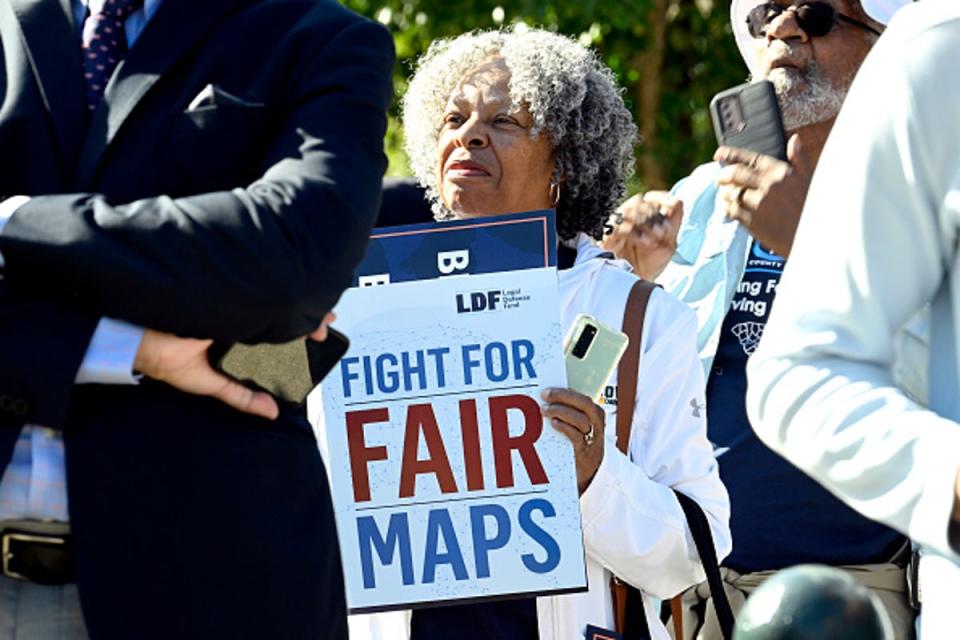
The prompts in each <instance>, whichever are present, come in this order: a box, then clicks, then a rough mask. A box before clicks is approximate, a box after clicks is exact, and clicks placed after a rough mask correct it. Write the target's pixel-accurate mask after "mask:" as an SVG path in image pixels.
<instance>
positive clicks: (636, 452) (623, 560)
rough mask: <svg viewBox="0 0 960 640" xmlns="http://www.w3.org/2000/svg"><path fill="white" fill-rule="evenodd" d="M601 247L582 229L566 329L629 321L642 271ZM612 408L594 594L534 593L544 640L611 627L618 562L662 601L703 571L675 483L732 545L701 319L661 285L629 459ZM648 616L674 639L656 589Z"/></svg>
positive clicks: (592, 526)
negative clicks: (709, 420)
mask: <svg viewBox="0 0 960 640" xmlns="http://www.w3.org/2000/svg"><path fill="white" fill-rule="evenodd" d="M600 253H601V250H600V249H598V248H597V247H596V246H595V245H594V244H593V243H592V241H591V240H590V239H589V238H588V237H586V236H584V235H581V236H580V237H579V238H578V244H577V260H576V263H575V265H574V266H573V267H572V268H571V269H568V270H565V271H561V272H560V304H561V321H562V324H563V326H564V328H565V329H566V328H568V327H569V326H570V325H571V324H572V323H573V319H574V318H575V317H576V316H577V315H578V314H580V313H589V314H591V315H592V316H594V317H595V318H597V319H598V320H600V321H601V322H603V323H604V324H607V325H608V326H611V327H620V326H621V325H622V321H623V311H624V308H625V306H626V299H627V295H628V293H629V292H630V288H631V287H632V286H633V283H634V282H635V281H636V278H635V277H634V276H633V275H632V274H630V272H629V266H628V265H627V263H626V262H624V261H622V260H608V259H604V258H598V257H597V256H598V255H599V254H600ZM631 338H633V336H631ZM610 384H612V385H615V384H616V372H614V375H613V378H612V379H611V382H610ZM604 408H605V410H606V412H607V420H606V426H605V429H606V431H605V434H604V435H605V442H604V457H603V462H602V463H601V464H600V467H599V469H598V470H597V474H596V476H595V477H594V479H593V481H592V482H591V484H590V486H589V488H588V489H587V491H586V492H584V494H583V495H582V496H581V498H580V508H581V513H582V521H583V536H584V546H585V549H586V559H587V579H588V582H589V590H588V591H587V592H584V593H577V594H570V595H562V596H550V597H542V598H538V599H537V615H538V620H539V625H540V638H541V640H554V639H557V640H560V639H564V640H583V637H584V635H583V634H584V630H585V627H586V625H587V624H593V625H596V626H600V627H605V628H609V629H613V627H614V623H613V608H612V603H611V597H610V577H611V570H612V571H613V572H614V573H616V574H617V575H618V576H619V577H620V578H621V579H623V580H625V581H626V582H629V583H631V584H633V585H635V586H637V587H640V588H641V589H642V591H644V592H645V593H646V594H648V596H652V597H653V598H662V599H663V598H669V597H671V596H673V595H675V594H677V593H679V592H680V591H682V590H683V589H685V588H687V587H688V586H690V585H692V584H695V583H697V582H700V581H702V580H703V579H704V574H703V570H702V568H701V566H700V564H699V561H698V556H697V553H696V549H695V547H694V545H693V539H692V538H691V537H690V533H689V529H688V528H687V526H686V520H685V518H684V515H683V511H682V510H681V509H680V504H679V503H678V502H677V500H676V497H675V496H674V495H673V491H672V489H674V488H675V489H678V490H679V491H682V492H683V493H686V494H687V495H689V496H691V497H692V498H694V499H695V500H696V501H697V502H698V503H699V504H700V506H701V507H702V508H703V510H704V512H705V513H706V515H707V519H708V520H709V522H710V528H711V531H712V533H713V537H714V543H715V546H716V547H717V555H718V557H719V558H723V557H725V556H726V554H728V553H729V552H730V548H731V540H730V529H729V526H728V525H729V514H730V503H729V498H728V497H727V492H726V489H725V488H724V487H723V485H722V484H721V482H720V477H719V474H718V470H717V462H716V460H715V459H714V457H713V452H712V448H711V446H710V443H709V442H708V441H707V436H706V410H705V408H704V384H703V372H702V369H701V367H700V360H699V358H698V356H697V349H696V317H695V316H694V314H693V312H692V311H690V309H688V308H687V307H686V306H684V305H683V304H682V303H680V302H679V301H677V300H676V299H674V298H672V297H671V296H669V295H668V294H666V293H664V292H663V291H662V290H657V291H654V292H653V294H652V295H651V297H650V303H649V306H648V308H647V315H646V320H645V322H644V331H643V336H642V338H641V357H640V371H639V375H638V379H637V398H636V405H635V410H634V416H633V430H632V433H631V437H630V459H629V460H628V459H627V457H626V456H624V455H623V454H622V453H620V451H619V450H618V449H617V447H616V406H614V405H612V404H610V405H607V406H605V407H604ZM646 613H647V620H648V621H649V623H650V626H651V632H652V635H653V638H654V639H655V640H660V639H664V638H667V637H668V636H667V632H666V629H665V628H664V627H663V625H662V624H661V623H660V621H659V616H658V612H656V611H655V610H654V608H653V605H652V603H651V601H650V598H649V597H648V598H646ZM350 631H351V638H354V639H360V640H366V639H367V638H371V639H373V638H376V639H377V640H386V639H394V638H397V639H400V638H406V637H408V636H409V615H408V614H407V612H400V613H388V614H371V615H363V616H351V619H350Z"/></svg>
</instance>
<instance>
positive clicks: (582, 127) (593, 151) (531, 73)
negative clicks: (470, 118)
mask: <svg viewBox="0 0 960 640" xmlns="http://www.w3.org/2000/svg"><path fill="white" fill-rule="evenodd" d="M492 57H497V58H501V59H502V60H503V61H504V63H505V65H506V67H507V69H508V71H509V72H510V97H511V99H512V101H513V105H512V108H513V109H519V108H520V106H521V105H525V106H526V107H527V108H528V109H529V111H530V114H531V115H532V116H533V126H532V127H531V129H530V135H531V137H532V138H534V139H536V138H537V137H538V136H539V135H540V132H541V131H546V132H547V135H548V136H549V140H550V143H551V144H552V145H553V149H554V152H555V155H556V159H557V169H556V175H557V176H558V177H559V176H562V177H563V180H564V182H563V188H562V190H561V197H560V202H559V203H558V204H557V234H558V235H559V236H560V238H562V239H564V240H567V239H570V238H572V237H574V236H576V234H577V233H579V232H583V233H586V234H588V235H591V236H593V237H594V238H597V239H600V238H601V237H602V235H603V226H604V223H605V222H606V220H607V218H608V217H609V216H610V214H611V213H613V211H614V209H615V208H616V206H617V205H618V204H619V202H620V201H621V200H622V199H623V197H624V195H625V194H626V181H627V179H628V178H629V177H630V176H631V175H632V174H633V147H634V144H635V143H636V139H637V128H636V126H635V125H634V124H633V119H632V118H631V116H630V112H629V111H628V110H627V108H626V106H625V105H624V103H623V98H622V96H621V93H622V90H621V89H620V88H619V87H618V86H617V83H616V80H615V79H614V76H613V72H612V71H611V70H610V69H609V68H608V67H607V66H606V65H605V64H604V63H603V62H602V61H601V60H600V58H599V57H598V56H597V55H596V54H595V53H594V52H593V51H592V50H590V49H587V48H586V47H584V46H582V45H580V44H579V43H578V42H577V41H575V40H573V39H571V38H568V37H566V36H562V35H558V34H555V33H551V32H549V31H544V30H541V29H530V30H525V31H521V30H519V29H514V28H510V29H504V30H497V31H478V32H472V33H466V34H464V35H461V36H458V37H456V38H452V39H445V40H437V41H434V42H433V44H431V45H430V48H429V49H428V50H427V52H426V53H425V54H423V56H421V58H420V59H419V60H418V62H417V65H416V71H415V73H414V76H413V78H412V79H411V80H410V85H409V88H408V89H407V93H406V95H405V96H404V97H403V101H402V110H403V129H404V135H405V140H406V143H405V146H406V150H407V155H408V156H409V158H410V166H411V168H412V170H413V172H414V174H415V175H416V176H417V178H418V179H419V181H420V184H421V185H423V186H424V187H425V188H426V190H427V196H428V198H429V199H430V201H431V202H432V203H433V210H434V214H435V216H436V218H437V219H438V220H445V219H449V218H452V217H453V214H452V213H451V212H450V211H448V210H447V209H446V207H444V206H443V203H442V202H441V201H440V194H439V192H438V190H437V169H436V161H437V144H438V139H439V135H440V130H441V128H442V126H443V113H444V110H445V109H446V105H447V101H448V100H449V99H450V95H451V94H452V93H453V91H454V89H456V87H457V86H458V84H459V83H460V81H461V80H462V79H463V78H464V77H465V76H466V75H467V74H468V73H469V72H471V71H473V70H474V69H476V68H477V67H478V66H480V65H481V64H482V63H483V62H485V61H487V60H488V59H490V58H492Z"/></svg>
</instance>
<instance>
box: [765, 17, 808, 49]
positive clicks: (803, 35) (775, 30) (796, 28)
mask: <svg viewBox="0 0 960 640" xmlns="http://www.w3.org/2000/svg"><path fill="white" fill-rule="evenodd" d="M766 35H767V44H770V42H771V41H773V40H791V39H799V40H800V42H807V41H808V40H810V35H809V34H808V33H807V32H806V31H804V30H803V28H802V27H801V26H800V23H799V22H797V12H796V10H795V9H793V8H790V9H787V10H786V11H782V12H781V13H780V15H778V16H777V17H775V18H774V19H773V20H771V21H770V24H768V25H767V29H766Z"/></svg>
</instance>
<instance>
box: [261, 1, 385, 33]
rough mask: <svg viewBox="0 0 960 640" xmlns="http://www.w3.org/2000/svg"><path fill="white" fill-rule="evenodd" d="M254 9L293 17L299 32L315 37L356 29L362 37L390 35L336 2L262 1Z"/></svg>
mask: <svg viewBox="0 0 960 640" xmlns="http://www.w3.org/2000/svg"><path fill="white" fill-rule="evenodd" d="M256 6H257V7H259V8H262V9H269V10H270V11H272V12H274V13H275V14H281V13H282V14H284V15H286V16H290V17H293V19H294V20H295V22H296V23H297V25H298V27H299V29H301V30H304V31H305V32H308V33H311V34H313V35H314V36H316V35H317V32H318V30H319V31H322V32H324V33H331V34H335V33H340V32H343V31H346V30H350V31H354V30H357V29H359V30H360V31H361V32H363V37H364V38H366V37H373V38H374V39H375V38H376V37H377V36H378V35H379V36H383V35H384V34H386V35H387V36H389V35H390V32H389V30H388V29H387V28H386V27H384V26H383V25H382V24H380V23H379V22H377V21H376V20H371V19H370V18H367V17H365V16H362V15H360V14H359V13H356V12H355V11H353V10H351V9H348V8H347V7H345V6H343V5H342V4H341V3H340V2H337V1H336V0H261V2H260V3H258V4H257V5H256ZM288 19H289V18H288ZM391 43H392V37H391Z"/></svg>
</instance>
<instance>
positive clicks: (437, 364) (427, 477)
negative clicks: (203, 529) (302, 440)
mask: <svg viewBox="0 0 960 640" xmlns="http://www.w3.org/2000/svg"><path fill="white" fill-rule="evenodd" d="M551 215H552V214H551ZM542 217H543V216H541V218H542ZM487 222H490V221H487ZM487 222H481V221H477V222H476V223H475V224H474V226H473V227H470V226H467V227H463V226H461V227H459V228H456V229H455V228H453V227H451V228H450V232H449V233H451V234H454V235H455V234H460V238H461V240H463V241H465V244H459V245H455V246H452V247H451V246H446V247H440V245H438V244H437V242H438V240H436V238H439V235H433V234H434V233H438V232H434V231H432V229H434V228H435V227H433V226H428V227H420V228H419V229H416V230H415V231H416V233H417V234H420V233H424V234H427V235H428V237H429V238H430V239H429V240H426V241H424V242H416V240H417V236H416V235H414V236H396V235H395V236H392V238H405V239H407V240H413V241H414V242H413V243H412V244H408V243H406V240H405V241H404V246H403V248H402V249H400V250H399V251H400V253H401V254H403V255H406V260H405V264H407V265H408V266H407V267H405V268H403V269H398V268H397V265H398V264H399V262H397V260H396V259H393V260H392V262H391V259H390V254H391V249H390V248H387V249H385V255H386V256H387V258H388V259H387V261H386V262H385V263H384V264H393V265H394V267H393V269H392V270H391V271H387V272H385V273H387V274H390V275H391V276H392V275H393V274H395V273H397V272H398V271H403V272H404V273H405V274H406V275H404V276H403V277H401V278H399V279H401V280H407V281H405V282H403V281H402V282H399V283H398V282H396V281H393V283H392V284H390V285H389V286H375V287H374V286H365V287H356V288H353V289H350V290H349V291H347V292H346V293H345V294H344V296H343V299H342V300H341V302H340V303H339V304H338V306H337V309H336V310H337V314H338V318H339V319H338V322H337V326H338V328H340V329H341V330H343V331H344V332H346V333H347V334H348V335H349V336H350V338H351V348H350V351H349V353H348V354H347V356H346V357H344V358H343V360H342V361H341V362H340V363H339V365H338V366H337V367H336V368H335V369H334V371H333V372H332V373H331V374H330V375H329V376H328V377H327V379H326V380H325V381H324V383H323V385H322V389H321V390H322V402H317V401H318V400H319V398H316V397H315V398H312V399H311V405H312V406H311V413H313V414H316V413H317V412H318V411H322V415H323V418H322V420H320V422H322V424H323V429H322V430H323V432H324V435H325V440H326V447H327V464H328V468H329V471H330V476H331V490H332V494H333V499H334V509H335V512H336V517H337V528H338V534H339V539H340V547H341V554H342V556H343V567H344V576H345V579H346V587H347V603H348V607H349V608H350V610H351V612H354V613H356V612H363V611H377V610H387V609H397V608H408V607H415V606H420V605H424V604H431V605H432V604H437V603H441V602H463V601H467V600H473V599H478V598H488V597H503V596H507V595H520V594H529V595H540V594H546V593H557V592H566V591H573V590H581V589H584V588H585V587H586V578H585V570H584V557H583V546H582V536H581V531H580V515H579V504H578V493H577V487H576V474H575V470H574V465H573V462H574V461H573V455H572V452H571V446H570V443H569V441H568V440H567V439H566V438H565V437H564V436H562V435H561V434H559V433H557V432H556V431H555V430H554V429H553V428H552V427H551V426H550V425H549V423H548V422H546V421H544V420H543V418H542V416H541V415H540V411H539V402H540V398H539V391H540V389H542V388H544V387H547V386H564V385H565V376H564V364H563V356H562V352H561V342H562V332H561V326H560V322H559V307H558V302H557V277H556V269H555V268H554V267H552V266H548V265H550V263H551V262H554V261H555V252H554V251H551V249H553V248H555V242H554V240H553V235H552V234H553V231H552V220H551V219H550V218H549V216H548V217H547V218H546V220H545V221H541V222H540V223H539V228H535V227H534V226H532V225H530V224H529V223H528V221H524V222H522V223H521V224H522V225H526V226H527V227H528V229H526V230H522V231H521V230H518V229H513V230H504V229H497V230H495V231H492V230H491V229H493V227H490V228H486V230H484V228H483V227H479V226H477V225H483V224H487ZM493 222H496V220H494V221H493ZM544 225H547V226H548V227H549V230H548V233H547V235H546V243H544V228H545V226H544ZM443 226H444V225H441V226H440V227H436V228H437V229H439V228H442V227H443ZM408 231H409V230H408ZM531 231H532V232H533V233H535V234H539V237H538V241H539V245H538V248H537V249H536V250H532V249H530V247H532V246H533V245H532V244H531V243H530V242H529V237H528V238H526V240H525V241H524V242H519V243H518V242H517V239H518V237H519V236H524V235H530V233H531ZM391 233H394V234H395V233H405V231H404V230H394V231H392V232H391ZM464 233H467V234H468V235H463V234H464ZM517 234H519V236H518V235H517ZM451 237H452V236H451ZM421 239H422V238H421ZM505 239H506V240H509V244H510V246H512V247H513V248H514V249H517V250H516V251H515V252H514V254H515V255H514V256H513V257H512V258H511V259H512V260H514V259H515V260H518V261H520V263H523V262H524V261H530V260H533V261H535V262H538V263H539V266H536V267H534V268H525V269H521V270H518V271H492V272H488V273H482V272H476V271H482V270H485V269H487V267H490V268H495V266H494V264H493V262H491V261H490V260H489V259H486V260H481V259H479V258H478V259H477V260H474V256H475V255H477V252H478V250H480V249H481V248H484V247H486V248H489V247H490V246H494V245H496V244H497V243H502V242H503V241H504V240H505ZM385 241H386V243H387V244H390V240H389V239H387V240H385ZM443 242H446V240H444V241H443ZM491 242H492V243H493V245H491V244H490V243H491ZM441 244H442V242H441ZM518 247H519V248H518ZM544 247H546V251H545V250H544ZM438 248H440V249H442V250H443V251H465V252H466V253H464V254H461V255H462V256H463V257H462V258H460V259H458V261H457V264H458V265H459V266H461V267H464V266H467V265H469V264H471V263H472V264H473V265H474V267H473V268H474V269H475V272H474V273H473V274H472V275H447V276H444V277H441V278H436V277H430V278H429V279H421V280H415V279H409V278H408V277H407V276H410V277H416V276H419V275H420V274H421V273H423V271H424V270H423V269H421V268H419V267H410V266H409V265H416V264H419V265H432V266H428V267H427V270H428V271H429V270H432V269H436V268H437V265H438V264H439V265H442V264H443V263H442V262H440V261H439V260H438ZM418 250H419V251H421V252H425V253H432V254H433V260H432V261H430V260H425V259H424V257H423V256H422V255H421V256H416V255H414V254H416V253H417V251H418ZM521 255H524V256H526V257H525V258H521V257H519V256H521ZM393 257H394V258H396V257H397V255H396V254H394V256H393ZM487 258H489V257H487ZM401 262H404V261H401ZM448 264H449V263H448ZM481 264H484V265H486V266H483V267H478V266H477V265H481ZM368 266H369V265H368ZM378 270H381V271H382V269H381V268H379V267H378V268H374V269H373V270H372V271H371V270H370V269H368V268H362V269H361V277H363V275H381V276H382V275H383V273H379V274H378V273H374V272H375V271H378ZM364 272H366V273H364ZM429 275H430V276H434V275H436V274H435V273H434V274H429ZM319 405H322V407H319Z"/></svg>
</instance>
